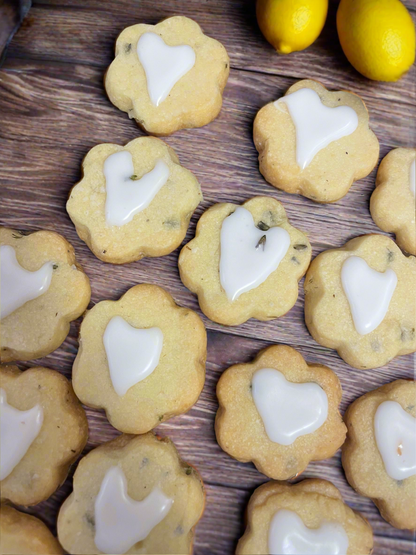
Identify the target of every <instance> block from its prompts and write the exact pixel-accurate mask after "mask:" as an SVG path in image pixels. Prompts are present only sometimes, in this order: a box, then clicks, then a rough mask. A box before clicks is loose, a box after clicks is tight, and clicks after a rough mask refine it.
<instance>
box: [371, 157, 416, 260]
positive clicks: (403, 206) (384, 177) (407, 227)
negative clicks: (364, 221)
mask: <svg viewBox="0 0 416 555" xmlns="http://www.w3.org/2000/svg"><path fill="white" fill-rule="evenodd" d="M415 156H416V150H415V149H414V148H396V149H394V150H392V151H390V152H389V153H388V154H387V156H386V157H385V158H384V159H383V161H382V162H381V164H380V167H379V168H378V172H377V180H376V188H375V190H374V192H373V194H372V195H371V201H370V211H371V216H372V217H373V220H374V221H375V223H376V224H377V225H378V227H379V228H380V229H382V230H383V231H391V232H393V233H395V234H396V240H397V243H398V245H399V246H400V247H401V248H402V249H403V250H405V251H407V252H410V253H411V254H415V255H416V221H415V210H416V198H415V195H416V193H415V185H416V183H415V182H416V159H415Z"/></svg>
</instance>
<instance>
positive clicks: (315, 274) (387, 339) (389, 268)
mask: <svg viewBox="0 0 416 555" xmlns="http://www.w3.org/2000/svg"><path fill="white" fill-rule="evenodd" d="M305 320H306V325H307V326H308V328H309V331H310V333H311V334H312V337H313V338H314V339H315V341H317V342H318V343H320V344H321V345H323V346H324V347H330V348H331V349H336V350H337V351H338V354H339V355H340V357H341V358H343V359H344V360H345V362H346V363H347V364H349V365H350V366H353V367H354V368H361V369H365V368H378V367H379V366H383V365H384V364H387V363H388V362H389V361H390V360H391V359H392V358H394V357H395V356H397V355H406V354H409V353H413V352H415V351H416V334H415V329H416V258H415V257H414V256H410V257H406V256H404V255H403V254H402V252H401V250H400V249H399V247H398V246H397V245H396V243H394V241H392V240H391V239H389V238H388V237H386V236H385V235H363V236H362V237H356V238H355V239H352V240H351V241H348V243H346V244H345V245H344V246H343V247H341V248H339V249H332V250H328V251H324V252H322V253H321V254H319V255H318V256H317V257H316V258H315V259H314V260H313V261H312V264H311V265H310V268H309V270H308V273H307V274H306V277H305Z"/></svg>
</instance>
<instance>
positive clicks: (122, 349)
mask: <svg viewBox="0 0 416 555" xmlns="http://www.w3.org/2000/svg"><path fill="white" fill-rule="evenodd" d="M103 341H104V347H105V352H106V355H107V361H108V367H109V370H110V377H111V381H112V383H113V387H114V389H115V391H116V393H117V395H120V397H121V396H122V395H125V394H126V393H127V391H128V390H129V389H130V388H131V387H132V386H133V385H135V384H137V383H138V382H141V381H142V380H144V379H145V378H147V376H150V374H151V373H152V372H153V371H154V370H155V368H156V367H157V365H158V364H159V358H160V354H161V352H162V347H163V333H162V330H161V329H159V328H149V329H137V328H134V327H133V326H130V324H129V323H128V322H126V321H125V320H124V318H122V317H121V316H114V317H113V318H111V320H110V321H109V323H108V324H107V327H106V329H105V332H104V336H103Z"/></svg>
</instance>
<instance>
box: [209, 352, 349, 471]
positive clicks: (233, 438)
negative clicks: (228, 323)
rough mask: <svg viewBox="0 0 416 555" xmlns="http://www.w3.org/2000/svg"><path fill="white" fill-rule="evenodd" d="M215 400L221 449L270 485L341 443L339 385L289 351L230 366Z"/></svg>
mask: <svg viewBox="0 0 416 555" xmlns="http://www.w3.org/2000/svg"><path fill="white" fill-rule="evenodd" d="M217 396H218V401H219V405H220V406H219V409H218V412H217V416H216V420H215V431H216V435H217V441H218V443H219V444H220V446H221V448H222V449H223V450H224V451H226V452H227V453H228V454H229V455H231V456H232V457H234V458H236V459H237V460H239V461H242V462H249V461H252V462H253V463H254V464H255V466H256V468H257V469H258V470H259V471H260V472H262V473H263V474H266V476H269V477H270V478H274V479H275V480H287V479H288V478H293V477H295V476H297V475H299V474H300V473H301V472H303V471H304V470H305V468H306V467H307V465H308V464H309V462H310V461H317V460H323V459H327V458H329V457H332V456H333V455H334V454H335V452H336V451H337V450H338V448H339V447H340V446H341V445H342V444H343V443H344V440H345V434H346V427H345V425H344V423H343V421H342V417H341V415H340V413H339V411H338V407H339V404H340V402H341V396H342V391H341V384H340V381H339V379H338V378H337V376H336V374H335V373H334V372H332V370H330V369H329V368H327V367H326V366H322V365H320V364H313V365H310V366H309V365H308V364H307V363H306V362H305V360H304V359H303V357H302V356H301V355H300V354H299V353H298V352H297V351H295V349H292V348H291V347H287V346H285V345H274V346H272V347H268V348H267V349H265V350H264V351H261V352H260V353H259V354H258V355H257V357H256V358H255V360H254V361H253V362H252V363H249V364H236V365H235V366H231V368H228V370H226V371H225V372H224V373H223V374H222V376H221V378H220V380H219V382H218V385H217Z"/></svg>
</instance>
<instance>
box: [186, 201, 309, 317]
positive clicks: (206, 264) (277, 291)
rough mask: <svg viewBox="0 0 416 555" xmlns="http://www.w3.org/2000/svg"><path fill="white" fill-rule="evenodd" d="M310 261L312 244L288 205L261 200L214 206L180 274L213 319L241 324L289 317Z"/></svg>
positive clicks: (189, 246) (200, 226)
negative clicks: (287, 209) (291, 218)
mask: <svg viewBox="0 0 416 555" xmlns="http://www.w3.org/2000/svg"><path fill="white" fill-rule="evenodd" d="M310 259H311V246H310V244H309V241H308V239H307V237H306V235H305V234H304V233H302V232H301V231H299V230H298V229H296V228H294V227H292V226H291V225H290V224H289V221H288V219H287V217H286V212H285V209H284V208H283V205H282V204H281V203H280V202H278V201H277V200H275V199H274V198H271V197H255V198H252V199H251V200H248V201H247V202H245V203H244V204H243V205H242V206H237V205H235V204H231V203H227V204H225V203H224V204H215V205H214V206H212V207H211V208H209V209H208V210H207V211H206V212H205V213H204V214H203V215H202V216H201V218H200V220H199V222H198V225H197V228H196V235H195V238H194V239H193V240H192V241H191V242H190V243H188V244H187V245H185V247H184V248H183V249H182V251H181V254H180V256H179V271H180V276H181V279H182V281H183V283H184V285H185V286H186V287H187V288H188V289H190V290H191V291H192V292H193V293H196V294H197V295H198V300H199V304H200V307H201V310H202V312H203V313H204V314H206V316H208V318H210V319H211V320H213V321H214V322H218V323H220V324H225V325H227V326H238V325H239V324H242V323H243V322H246V321H247V320H248V319H249V318H257V319H258V320H273V319H274V318H279V317H280V316H283V315H284V314H286V312H288V311H289V310H290V309H291V308H292V307H293V305H294V304H295V302H296V299H297V297H298V282H299V280H300V279H301V278H302V276H304V274H305V272H306V269H307V268H308V266H309V262H310Z"/></svg>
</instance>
